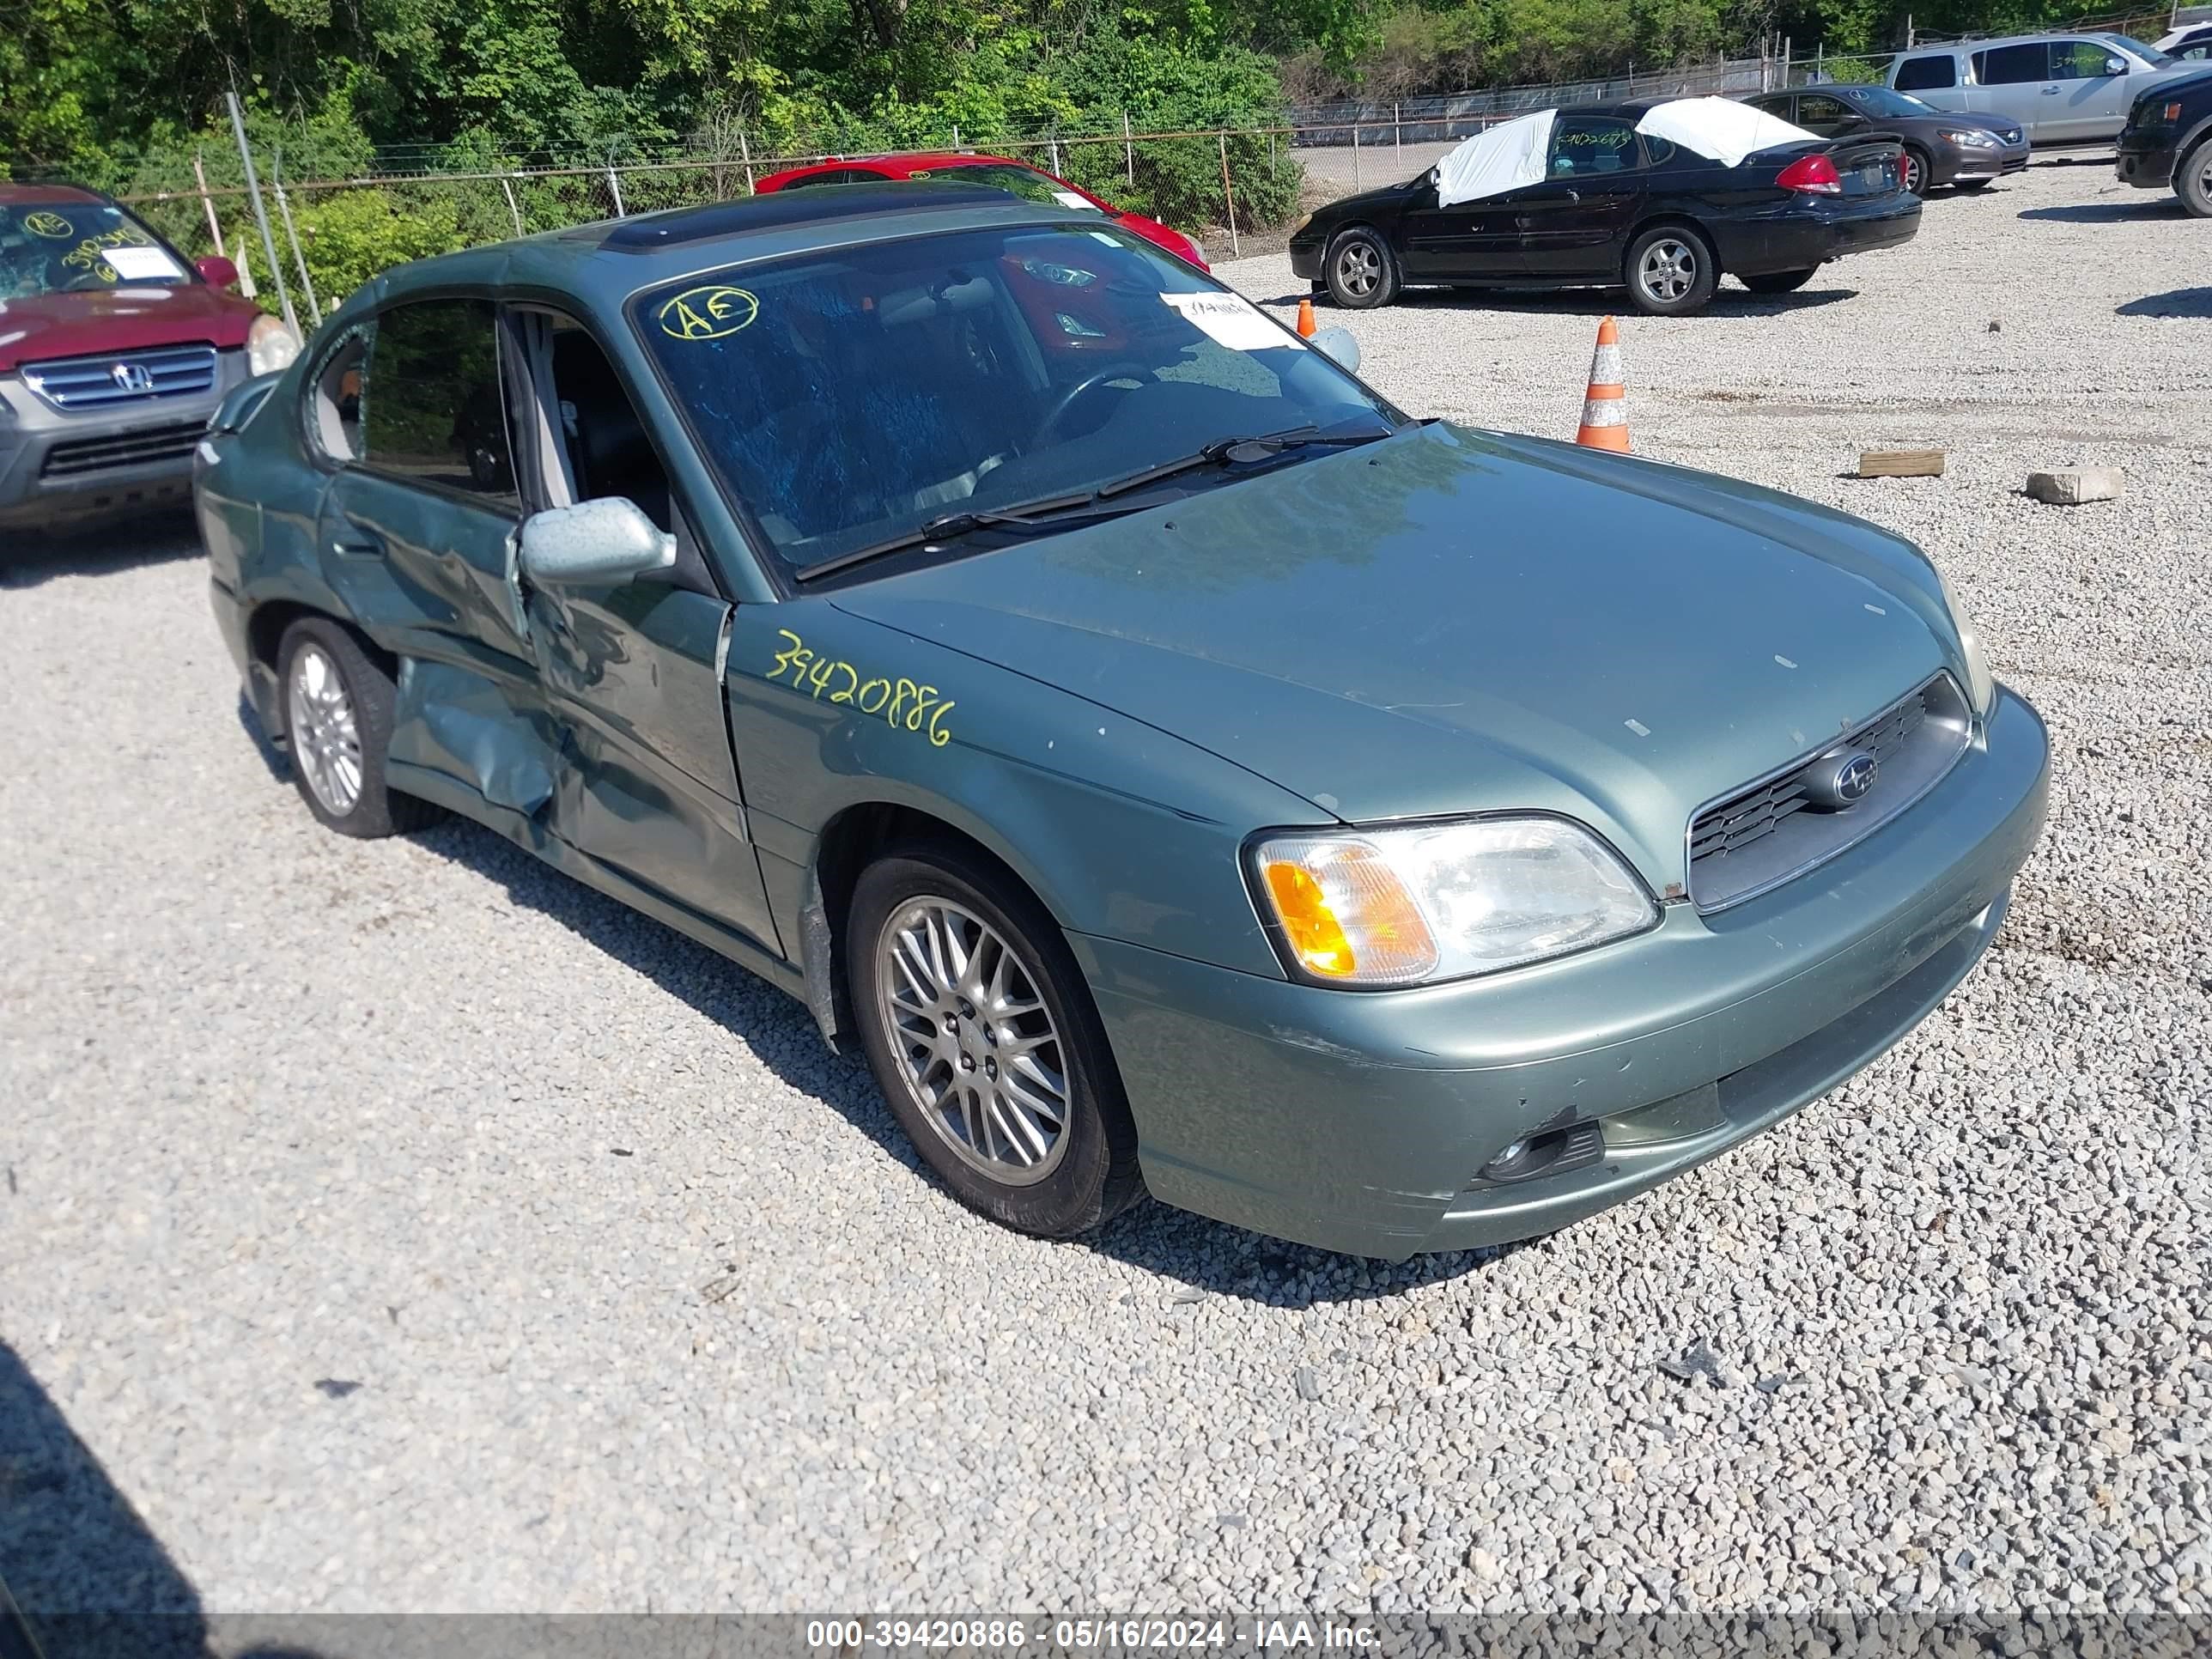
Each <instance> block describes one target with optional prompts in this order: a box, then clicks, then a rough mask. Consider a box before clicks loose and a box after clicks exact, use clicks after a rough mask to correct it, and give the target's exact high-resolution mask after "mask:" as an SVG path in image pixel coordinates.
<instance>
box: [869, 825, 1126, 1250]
mask: <svg viewBox="0 0 2212 1659" xmlns="http://www.w3.org/2000/svg"><path fill="white" fill-rule="evenodd" d="M932 902H934V903H936V904H939V905H943V904H950V905H951V906H952V907H954V908H956V909H957V910H959V911H963V912H965V913H966V915H967V918H968V919H969V920H970V921H975V922H978V923H981V924H982V925H984V926H987V927H989V928H990V929H992V930H993V931H994V932H995V933H997V934H998V935H999V936H1000V940H1001V941H1002V942H1003V943H1005V944H1007V945H1012V959H1013V962H1014V964H1015V966H1016V968H1017V969H1018V970H1019V972H1020V975H1021V977H1022V978H1025V979H1026V980H1027V981H1029V983H1030V987H1031V988H1032V989H1033V990H1034V991H1035V993H1036V999H1035V1000H1039V1001H1041V1002H1042V1012H1043V1015H1044V1017H1045V1018H1048V1019H1049V1021H1050V1030H1052V1031H1053V1032H1054V1034H1055V1036H1054V1041H1053V1042H1051V1043H1050V1044H1049V1045H1048V1047H1046V1048H1040V1049H1038V1050H1037V1053H1038V1054H1039V1056H1040V1057H1041V1058H1042V1057H1043V1056H1046V1055H1053V1056H1054V1057H1056V1058H1057V1059H1058V1060H1060V1066H1059V1068H1058V1070H1059V1073H1060V1077H1061V1079H1062V1080H1063V1082H1064V1084H1065V1095H1064V1107H1065V1116H1064V1119H1063V1121H1062V1126H1061V1128H1060V1133H1059V1136H1058V1137H1057V1139H1055V1140H1054V1143H1053V1146H1054V1153H1056V1157H1055V1156H1054V1154H1048V1156H1047V1158H1045V1159H1044V1160H1041V1161H1042V1162H1045V1163H1048V1164H1049V1167H1048V1170H1046V1171H1045V1172H1044V1173H1042V1174H1041V1175H1037V1176H1030V1177H1029V1178H1027V1179H1026V1180H1024V1181H1015V1180H1012V1179H1006V1180H1002V1179H999V1178H996V1177H994V1176H991V1175H989V1174H987V1173H986V1172H985V1170H983V1169H982V1168H980V1167H978V1161H976V1160H973V1159H972V1157H971V1154H972V1149H973V1148H974V1146H975V1141H974V1138H973V1137H972V1136H971V1135H969V1133H967V1132H966V1131H965V1130H964V1129H963V1131H961V1132H959V1133H957V1134H956V1132H955V1130H954V1129H953V1127H951V1125H950V1124H949V1123H947V1122H945V1121H944V1120H943V1119H942V1118H939V1117H938V1116H937V1115H936V1114H934V1113H933V1111H932V1110H931V1109H930V1108H928V1107H927V1106H925V1105H924V1104H923V1103H922V1102H921V1100H920V1099H918V1098H917V1097H916V1094H915V1089H914V1088H913V1087H912V1086H911V1085H909V1084H908V1074H907V1072H906V1069H905V1068H906V1063H907V1062H906V1058H905V1056H906V1054H908V1053H909V1052H911V1051H912V1048H914V1047H920V1046H921V1043H922V1039H921V1038H920V1037H919V1036H915V1035H914V1032H915V1030H916V1028H915V1027H913V1026H908V1027H903V1028H902V1029H901V1030H899V1031H897V1032H894V1031H893V1030H892V1029H891V1023H890V1016H889V1015H888V1013H887V1012H886V1010H885V1007H884V1002H885V998H884V996H882V995H879V994H878V965H879V963H883V962H884V947H885V942H886V934H887V933H888V932H889V930H890V927H891V924H892V923H893V921H894V920H895V919H897V918H900V917H902V916H907V915H912V911H911V910H910V909H909V907H912V906H915V905H916V904H927V903H932ZM983 954H984V953H983V951H982V950H981V948H979V950H978V952H977V957H978V959H979V960H981V959H982V958H983ZM993 960H995V958H993ZM844 961H845V981H846V987H847V989H848V993H849V994H850V996H851V1006H852V1009H853V1013H854V1020H855V1021H856V1023H857V1024H859V1026H860V1039H861V1044H862V1046H863V1047H864V1048H866V1051H867V1055H868V1065H869V1066H870V1068H871V1069H872V1071H873V1072H874V1073H875V1074H876V1083H877V1085H878V1087H879V1088H881V1089H882V1090H883V1091H884V1099H885V1100H887V1101H888V1102H890V1108H891V1111H892V1112H893V1114H894V1115H896V1117H897V1118H898V1121H899V1124H900V1127H902V1128H903V1129H905V1131H906V1133H907V1137H908V1139H910V1140H911V1141H913V1143H914V1146H915V1150H916V1151H917V1152H920V1153H921V1156H922V1158H923V1159H924V1160H925V1161H926V1162H927V1164H928V1165H929V1167H930V1168H931V1169H933V1170H936V1171H937V1173H938V1175H939V1177H941V1178H942V1179H943V1181H944V1182H945V1185H946V1186H948V1187H950V1188H952V1190H953V1192H954V1193H955V1194H957V1196H958V1197H959V1199H960V1200H961V1202H963V1204H965V1205H967V1206H969V1208H970V1209H972V1210H975V1211H977V1212H980V1213H981V1214H982V1215H985V1216H987V1217H989V1218H991V1219H992V1220H994V1221H996V1222H999V1223H1000V1225H1004V1226H1007V1227H1012V1228H1013V1229H1015V1230H1016V1231H1019V1232H1025V1233H1032V1234H1036V1235H1037V1236H1038V1237H1044V1238H1073V1237H1076V1236H1078V1235H1079V1234H1082V1233H1086V1232H1090V1231H1093V1230H1095V1229H1097V1228H1098V1227H1101V1226H1103V1225H1105V1224H1106V1223H1107V1222H1108V1221H1110V1220H1111V1219H1113V1218H1114V1217H1115V1216H1116V1215H1118V1214H1120V1213H1121V1211H1122V1210H1124V1209H1126V1208H1127V1206H1129V1205H1130V1204H1132V1203H1133V1202H1134V1201H1135V1200H1137V1199H1138V1198H1139V1196H1141V1195H1142V1194H1143V1192H1144V1181H1143V1178H1142V1176H1140V1175H1139V1172H1138V1169H1137V1130H1136V1125H1135V1122H1134V1121H1133V1119H1132V1118H1131V1117H1130V1115H1129V1103H1128V1098H1127V1096H1126V1095H1125V1094H1124V1093H1123V1091H1122V1088H1121V1073H1120V1072H1119V1071H1118V1070H1116V1069H1115V1065H1114V1056H1113V1053H1112V1051H1111V1049H1109V1048H1108V1046H1107V1042H1106V1031H1105V1028H1104V1026H1103V1025H1102V1024H1100V1023H1099V1019H1098V1012H1097V1009H1096V1008H1095V1007H1094V1006H1092V1005H1091V994H1090V990H1089V988H1088V987H1086V986H1085V984H1084V982H1083V975H1082V973H1081V971H1080V970H1079V969H1078V968H1077V967H1076V965H1075V957H1074V956H1073V953H1072V952H1071V951H1069V950H1068V948H1067V941H1066V939H1065V938H1064V937H1063V936H1062V934H1061V933H1060V927H1059V926H1058V925H1057V924H1056V923H1055V922H1054V921H1053V919H1052V917H1051V916H1050V915H1048V913H1047V912H1046V910H1045V908H1044V907H1043V906H1042V904H1040V903H1038V902H1037V901H1036V898H1034V897H1033V896H1031V895H1030V894H1029V893H1028V892H1027V891H1025V890H1023V889H1022V888H1021V887H1020V886H1019V885H1018V884H1017V883H1015V882H1014V881H1012V879H1011V878H1009V877H1007V876H1006V874H1005V873H1004V872H1001V871H1000V870H999V869H998V868H997V867H996V866H993V865H992V864H990V863H989V862H987V860H983V859H981V858H979V857H977V856H975V854H972V853H970V852H968V851H966V850H964V849H962V848H957V847H953V846H951V845H940V844H938V843H935V842H915V843H909V844H908V845H905V846H902V847H897V848H893V849H891V850H890V851H889V852H888V853H886V854H884V855H883V856H882V857H880V858H878V860H876V861H875V862H874V863H872V864H871V865H869V866H868V867H867V868H866V869H865V870H863V871H862V872H860V880H859V881H858V883H856V884H854V889H853V902H852V903H851V904H850V906H848V911H847V918H846V924H845V938H844ZM907 983H908V985H912V984H914V983H915V981H914V980H913V979H912V978H911V976H909V977H908V979H907ZM1008 983H1009V985H1010V986H1011V985H1013V984H1018V981H1017V980H1014V979H1012V978H1011V977H1010V979H1009V981H1008ZM1008 994H1009V995H1010V996H1012V992H1011V991H1010V992H1009V993H1008ZM1015 1000H1017V1001H1028V1000H1031V999H1030V998H1027V997H1020V998H1017V999H1015ZM961 1007H962V1008H963V1009H964V1010H966V1012H965V1013H964V1014H961V1015H958V1016H957V1017H956V1018H957V1020H958V1023H959V1024H960V1027H961V1030H960V1031H959V1032H958V1033H952V1032H948V1033H947V1041H948V1043H949V1044H950V1043H957V1045H959V1046H960V1047H961V1048H963V1051H964V1050H968V1049H970V1048H973V1050H974V1051H975V1052H977V1053H981V1054H983V1060H984V1063H985V1064H986V1065H988V1066H995V1065H996V1061H995V1059H994V1058H993V1056H992V1054H990V1053H989V1052H988V1051H987V1049H985V1048H984V1047H983V1045H984V1044H985V1043H987V1042H989V1043H992V1044H994V1045H995V1043H996V1042H997V1041H998V1040H999V1039H998V1038H997V1037H994V1036H992V1035H991V1032H992V1030H993V1026H994V1024H996V1023H995V1022H986V1021H983V1020H981V1019H970V1018H968V1016H969V1015H972V1014H974V1013H975V1012H979V1011H977V1010H975V1009H973V1008H969V1006H968V1005H967V1003H966V1001H965V1000H961ZM981 1012H988V1011H987V1010H984V1011H981ZM1013 1018H1017V1019H1028V1020H1034V1019H1035V1018H1036V1016H1035V1015H1022V1014H1018V1015H1016V1016H1014V1017H1013ZM922 1023H923V1024H925V1025H928V1026H929V1027H930V1029H931V1031H932V1035H931V1036H930V1038H929V1039H928V1041H929V1042H935V1041H936V1040H937V1039H936V1037H935V1035H934V1028H933V1023H932V1022H928V1021H924V1022H922ZM997 1030H1000V1031H1001V1032H1006V1033H1012V1032H1014V1031H1016V1030H1017V1027H1016V1026H1015V1024H1013V1021H1012V1019H1010V1020H1008V1021H1007V1022H1006V1024H1000V1025H997ZM1029 1030H1030V1033H1032V1034H1033V1033H1034V1031H1035V1030H1036V1028H1035V1026H1034V1025H1032V1026H1030V1028H1029ZM1032 1040H1034V1036H1033V1035H1032ZM922 1052H923V1054H927V1048H923V1051H922ZM968 1075H970V1076H974V1077H975V1078H977V1079H978V1084H979V1085H980V1080H981V1075H982V1073H981V1072H980V1071H970V1072H969V1073H968ZM998 1075H1000V1074H999V1073H995V1071H994V1076H998ZM1004 1075H1005V1076H1007V1077H1011V1076H1012V1071H1011V1068H1010V1070H1009V1071H1008V1073H1005V1074H1004ZM948 1080H949V1081H950V1082H951V1083H952V1084H953V1085H954V1086H955V1090H956V1091H972V1090H973V1089H974V1088H975V1087H976V1086H977V1085H966V1084H963V1083H962V1082H961V1081H960V1079H959V1076H958V1075H957V1074H951V1073H949V1066H948ZM985 1086H987V1085H985ZM981 1110H982V1108H981V1107H980V1106H979V1107H978V1108H977V1111H978V1115H981ZM963 1117H964V1113H963ZM996 1121H999V1122H1000V1123H1003V1122H1004V1119H1003V1118H1001V1119H1000V1120H996ZM1032 1122H1034V1120H1032ZM940 1126H942V1127H940ZM990 1133H991V1131H990V1130H989V1128H988V1127H987V1128H986V1130H985V1150H986V1151H989V1150H990V1146H991V1143H990V1141H989V1139H988V1137H989V1134H990ZM956 1139H957V1140H958V1141H959V1142H961V1143H962V1144H963V1146H967V1147H968V1148H969V1149H970V1152H963V1151H961V1150H957V1149H956V1145H955V1143H956ZM1002 1139H1006V1140H1008V1141H1009V1143H1010V1142H1011V1137H1002ZM991 1161H995V1162H997V1163H998V1164H1000V1165H1001V1167H1003V1168H1005V1169H1006V1170H1007V1171H1008V1172H1009V1174H1010V1175H1011V1174H1012V1173H1013V1172H1014V1171H1015V1168H1016V1166H1015V1165H1014V1164H1013V1163H1012V1161H1011V1160H1009V1159H1006V1158H995V1159H984V1160H981V1162H991Z"/></svg>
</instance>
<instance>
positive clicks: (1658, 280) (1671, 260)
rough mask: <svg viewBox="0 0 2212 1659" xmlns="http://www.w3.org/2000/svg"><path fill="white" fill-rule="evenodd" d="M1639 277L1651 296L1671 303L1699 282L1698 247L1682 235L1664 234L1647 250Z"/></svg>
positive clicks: (1645, 250) (1638, 280)
mask: <svg viewBox="0 0 2212 1659" xmlns="http://www.w3.org/2000/svg"><path fill="white" fill-rule="evenodd" d="M1636 280H1637V283H1638V285H1639V286H1641V287H1642V289H1644V293H1645V294H1646V295H1649V296H1650V298H1652V299H1653V300H1656V301H1658V302H1659V303H1660V304H1662V305H1672V304H1674V302H1675V301H1677V300H1680V298H1681V297H1682V296H1683V295H1685V294H1687V293H1688V292H1689V291H1690V290H1691V289H1692V288H1694V287H1695V286H1696V285H1697V281H1698V251H1697V250H1696V249H1695V248H1693V247H1692V246H1690V245H1689V244H1688V243H1687V242H1685V241H1682V240H1680V239H1679V238H1676V237H1673V236H1662V237H1661V238H1660V239H1659V240H1657V241H1656V242H1654V243H1652V244H1651V246H1650V247H1648V248H1646V249H1644V258H1643V261H1642V263H1641V264H1638V266H1637V268H1636Z"/></svg>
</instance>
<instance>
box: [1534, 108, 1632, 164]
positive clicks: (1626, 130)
mask: <svg viewBox="0 0 2212 1659" xmlns="http://www.w3.org/2000/svg"><path fill="white" fill-rule="evenodd" d="M1641 159H1642V158H1641V157H1640V156H1639V155H1638V154H1637V149H1636V124H1635V123H1634V122H1633V121H1623V120H1620V119H1619V118H1616V117H1613V116H1609V115H1564V114H1563V115H1561V116H1560V117H1559V119H1558V120H1557V121H1555V122H1553V125H1552V168H1551V176H1552V177H1553V178H1554V179H1586V178H1589V177H1590V176H1591V175H1592V174H1595V173H1626V172H1630V171H1632V170H1633V169H1634V168H1635V167H1637V166H1638V165H1639V163H1640V161H1641Z"/></svg>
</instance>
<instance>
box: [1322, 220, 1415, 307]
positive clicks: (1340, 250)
mask: <svg viewBox="0 0 2212 1659" xmlns="http://www.w3.org/2000/svg"><path fill="white" fill-rule="evenodd" d="M1322 279H1323V280H1324V281H1326V282H1327V283H1328V295H1329V298H1331V299H1332V300H1334V301H1336V302H1337V304H1339V305H1340V306H1344V307H1347V308H1349V309H1351V310H1353V311H1370V310H1372V309H1373V308H1374V307H1376V306H1386V305H1389V303H1390V301H1392V300H1394V299H1395V298H1396V297H1397V295H1398V261H1397V258H1396V256H1395V255H1394V254H1393V253H1392V252H1390V245H1389V243H1388V242H1386V241H1384V240H1383V238H1382V237H1381V236H1380V235H1378V234H1376V232H1374V231H1371V230H1370V229H1368V228H1366V227H1365V226H1364V225H1361V226H1358V227H1355V228H1352V229H1351V230H1347V231H1346V232H1345V233H1344V234H1342V235H1341V236H1339V237H1338V238H1337V239H1336V240H1335V241H1334V242H1333V243H1331V244H1330V245H1329V250H1328V263H1327V264H1325V265H1323V266H1322Z"/></svg>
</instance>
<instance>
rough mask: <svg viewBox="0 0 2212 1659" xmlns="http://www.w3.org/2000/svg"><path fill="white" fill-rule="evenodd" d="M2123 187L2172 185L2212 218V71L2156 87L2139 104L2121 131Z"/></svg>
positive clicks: (2199, 211)
mask: <svg viewBox="0 0 2212 1659" xmlns="http://www.w3.org/2000/svg"><path fill="white" fill-rule="evenodd" d="M2116 171H2117V172H2118V175H2119V180H2120V182H2121V183H2122V184H2124V185H2135V186H2136V188H2138V189H2141V190H2162V189H2164V188H2165V187H2166V185H2172V186H2173V193H2174V194H2175V195H2176V196H2179V197H2180V198H2181V204H2182V206H2184V207H2185V208H2187V209H2188V210H2190V212H2191V213H2193V214H2195V215H2196V216H2197V217H2198V218H2200V219H2212V70H2205V71H2204V73H2203V74H2202V75H2193V76H2189V77H2188V78H2187V79H2185V80H2181V81H2169V82H2166V84H2165V85H2164V86H2160V87H2154V88H2152V89H2151V90H2150V91H2148V92H2147V93H2145V94H2143V95H2142V97H2140V98H2138V99H2136V101H2135V105H2134V106H2133V107H2132V108H2130V110H2129V111H2128V124H2127V125H2126V127H2125V128H2124V129H2123V130H2122V131H2121V133H2120V137H2119V161H2118V166H2117V167H2116Z"/></svg>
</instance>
